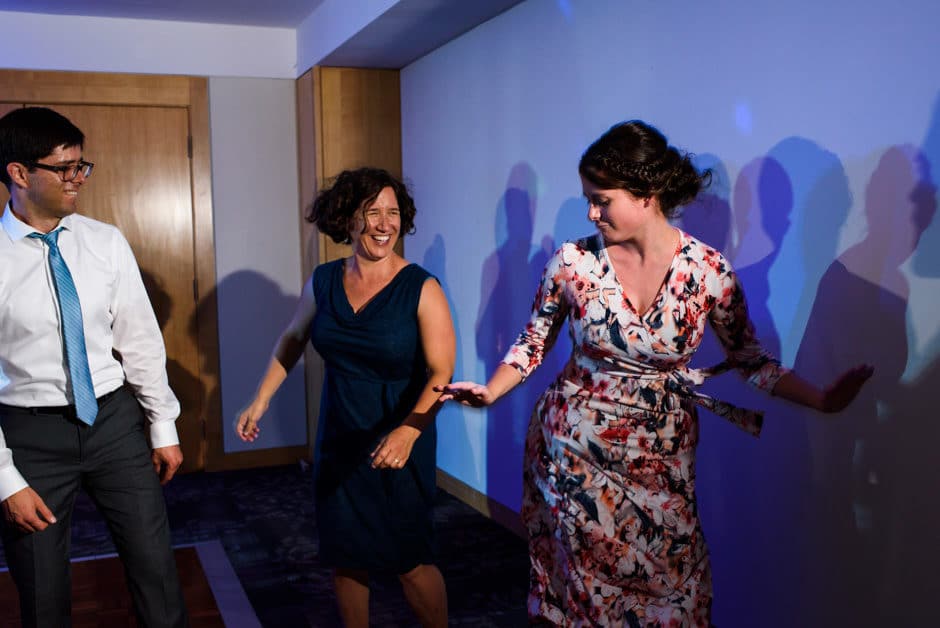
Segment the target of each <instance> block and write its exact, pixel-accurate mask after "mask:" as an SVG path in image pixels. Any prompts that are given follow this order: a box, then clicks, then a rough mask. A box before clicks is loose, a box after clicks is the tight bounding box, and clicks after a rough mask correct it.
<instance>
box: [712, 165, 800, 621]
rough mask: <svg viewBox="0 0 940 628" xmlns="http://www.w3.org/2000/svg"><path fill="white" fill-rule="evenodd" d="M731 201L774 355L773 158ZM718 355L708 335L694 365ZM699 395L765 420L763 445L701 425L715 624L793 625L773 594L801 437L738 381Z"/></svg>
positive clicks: (780, 205)
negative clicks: (757, 412) (771, 277)
mask: <svg viewBox="0 0 940 628" xmlns="http://www.w3.org/2000/svg"><path fill="white" fill-rule="evenodd" d="M731 203H733V207H734V210H733V213H732V218H731V220H732V222H733V223H734V224H735V225H736V230H737V234H738V237H737V241H736V243H735V245H734V246H733V247H731V246H729V247H728V249H729V250H727V251H726V255H727V257H728V258H729V261H731V263H732V266H733V267H734V268H735V269H736V272H737V275H738V279H739V281H740V282H741V285H742V287H743V289H744V292H745V296H746V298H747V303H748V309H749V316H750V319H751V322H752V323H753V325H754V328H755V331H756V334H757V337H758V339H759V340H760V342H761V345H762V346H763V347H764V348H765V349H766V350H767V351H769V352H770V353H771V354H773V355H775V356H778V357H779V356H780V353H781V342H780V332H779V328H778V323H777V321H776V320H775V317H774V316H773V314H772V312H771V308H770V305H769V303H770V300H771V294H772V291H771V285H770V282H769V280H768V276H769V274H770V269H771V268H772V267H773V266H774V264H775V263H776V262H777V256H778V254H779V252H780V248H781V245H782V242H783V241H784V238H785V237H786V235H787V232H788V230H789V228H790V221H791V214H792V212H793V209H794V207H793V190H792V185H791V181H790V177H789V175H788V173H787V172H786V171H785V170H784V168H783V166H782V165H781V164H780V163H779V162H778V161H776V160H775V159H773V158H771V157H767V156H765V157H759V158H756V159H754V160H752V161H750V162H749V163H747V164H745V166H744V167H743V168H742V169H741V171H740V172H739V174H738V176H737V179H736V181H735V184H734V187H733V192H732V194H731ZM729 207H730V205H729ZM718 224H722V225H723V224H725V223H723V222H722V221H718ZM724 357H725V355H724V351H723V349H721V348H720V345H719V344H718V343H717V341H716V340H715V339H714V336H713V334H711V333H709V334H708V335H706V338H705V340H704V341H703V345H702V348H701V349H700V351H699V354H698V355H696V360H695V365H696V366H709V365H712V364H715V363H717V362H720V361H721V360H723V359H724ZM704 390H705V391H706V392H708V393H709V394H712V395H714V396H715V397H717V398H719V399H724V400H727V401H730V402H732V403H735V404H737V405H739V406H741V407H745V408H753V409H760V410H763V411H764V412H765V423H764V429H763V432H762V434H761V437H760V439H754V438H753V437H751V436H750V435H748V434H746V433H744V432H742V431H741V430H738V429H736V428H735V427H733V426H732V425H731V424H729V423H727V422H726V421H723V420H720V419H715V418H714V417H713V416H711V415H710V414H709V413H702V414H703V415H705V416H706V417H707V418H706V419H705V420H703V421H702V422H701V426H700V430H701V431H700V434H701V443H700V447H699V451H698V464H697V468H698V473H699V484H698V487H699V489H698V493H699V496H700V498H701V501H700V504H701V506H700V507H701V513H702V522H703V528H704V530H705V534H706V538H707V539H708V541H709V546H710V548H711V550H712V569H713V580H714V588H715V606H714V617H715V618H716V621H717V622H719V623H721V624H722V625H731V626H754V625H761V626H768V625H771V624H773V625H781V626H784V625H789V626H792V625H798V624H799V618H798V616H796V615H795V610H794V608H793V607H794V604H793V603H792V600H791V599H788V598H786V597H784V596H781V595H780V592H779V589H778V584H779V583H786V582H792V581H793V580H794V579H795V578H798V577H799V573H800V571H801V569H802V567H801V565H800V563H799V560H797V559H798V557H799V551H798V550H799V549H800V547H801V545H800V543H799V542H798V541H797V538H798V536H799V529H798V528H799V524H800V520H799V515H798V513H799V507H798V506H799V504H798V501H799V498H798V494H797V492H798V489H797V487H798V486H799V485H800V483H801V482H800V465H799V463H798V462H797V461H798V460H799V455H800V454H799V452H800V451H801V450H805V448H806V445H805V440H806V439H805V433H804V432H803V431H802V430H801V429H800V427H799V426H798V425H793V424H789V423H788V422H787V421H786V420H785V419H783V418H781V415H783V414H784V413H785V408H784V407H782V404H781V403H780V402H779V401H777V400H775V399H773V398H771V397H769V396H768V395H767V394H766V393H764V392H762V391H758V390H756V389H754V388H752V387H750V386H749V385H747V384H746V383H745V382H744V381H743V380H742V379H741V378H740V376H738V375H737V374H736V373H728V374H725V375H723V376H720V377H716V378H714V379H712V380H710V381H709V382H708V383H707V384H706V386H705V387H704ZM794 463H796V464H794ZM794 467H796V470H794ZM803 483H804V484H805V481H804V482H803ZM794 527H796V528H797V529H796V530H794V529H793V528H794ZM742 574H748V577H747V578H742Z"/></svg>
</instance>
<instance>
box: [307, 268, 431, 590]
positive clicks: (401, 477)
mask: <svg viewBox="0 0 940 628" xmlns="http://www.w3.org/2000/svg"><path fill="white" fill-rule="evenodd" d="M430 277H432V275H430V273H428V272H427V271H426V270H424V269H423V268H421V267H420V266H418V265H417V264H410V265H409V266H406V267H405V268H403V269H402V270H401V271H400V272H399V273H398V274H397V275H396V276H395V277H394V279H392V281H391V282H390V283H389V284H388V285H387V286H385V288H383V289H382V290H381V291H380V292H379V293H378V294H377V295H376V296H375V297H374V298H373V299H372V300H371V301H370V302H369V303H367V304H366V305H365V306H364V307H363V308H362V309H361V310H360V311H359V312H358V313H356V312H354V311H353V309H352V306H351V305H350V304H349V300H348V298H347V297H346V291H345V289H344V288H343V260H336V261H334V262H329V263H326V264H321V265H320V266H319V267H317V269H316V270H315V271H314V273H313V290H314V296H315V298H316V314H315V316H314V318H313V321H312V322H311V329H310V340H311V342H312V343H313V346H314V348H315V349H316V350H317V353H319V354H320V357H322V358H323V360H324V362H325V366H326V369H325V375H324V382H323V396H322V399H321V404H320V416H319V425H318V435H317V451H316V458H315V460H314V477H315V482H314V486H315V495H316V521H317V529H318V532H319V537H320V559H321V561H322V562H323V563H324V564H326V565H329V566H332V567H340V568H345V569H361V570H367V571H389V572H394V573H399V574H400V573H405V572H407V571H410V570H411V569H412V568H414V567H416V566H417V565H419V564H429V563H433V562H434V527H433V520H432V510H431V509H432V505H433V502H434V493H435V487H436V467H437V465H436V459H435V458H436V447H437V431H436V429H435V427H434V425H433V424H432V425H431V426H430V427H428V428H427V429H426V430H425V431H424V433H423V434H422V435H421V436H420V437H419V438H418V440H417V441H416V442H415V444H414V448H413V449H412V452H411V456H410V458H409V459H408V461H407V463H406V464H405V467H404V468H403V469H395V470H389V469H373V468H372V466H371V464H370V463H371V459H370V457H369V454H370V453H371V452H372V450H373V449H374V448H375V446H376V445H377V444H378V442H379V440H380V439H381V438H382V437H383V436H385V435H386V434H388V433H389V432H390V431H392V430H393V429H394V428H395V427H397V426H399V425H400V424H401V422H402V421H403V420H404V419H405V417H407V416H408V414H409V413H410V412H411V410H412V409H413V408H414V405H415V403H416V402H417V400H418V396H419V395H420V394H421V391H422V389H423V388H424V386H425V384H426V383H427V379H428V376H427V363H426V361H425V358H424V353H423V351H422V347H421V338H420V334H419V330H418V301H419V299H420V297H421V289H422V287H423V286H424V282H425V281H426V280H427V279H428V278H430Z"/></svg>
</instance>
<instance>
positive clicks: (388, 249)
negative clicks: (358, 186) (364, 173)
mask: <svg viewBox="0 0 940 628" xmlns="http://www.w3.org/2000/svg"><path fill="white" fill-rule="evenodd" d="M400 231H401V212H400V211H399V209H398V199H397V198H396V197H395V191H394V190H393V189H392V188H390V187H384V188H382V191H381V192H379V194H378V196H376V197H375V200H374V201H372V202H371V203H369V204H368V205H367V206H366V207H364V208H363V209H362V210H361V212H359V214H358V215H357V216H356V219H355V221H353V226H352V228H351V229H350V230H349V238H350V240H351V242H352V249H353V252H354V253H355V254H357V255H359V256H361V257H364V258H366V259H370V260H380V259H383V258H385V257H388V256H389V255H390V254H391V253H392V250H393V247H394V246H395V243H396V242H397V241H398V237H399V232H400Z"/></svg>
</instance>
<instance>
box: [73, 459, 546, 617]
mask: <svg viewBox="0 0 940 628" xmlns="http://www.w3.org/2000/svg"><path fill="white" fill-rule="evenodd" d="M166 497H167V505H168V508H169V513H170V523H171V526H172V529H173V542H174V544H175V545H187V544H192V543H199V542H203V541H210V540H215V539H218V540H219V542H220V543H221V544H222V546H223V547H224V549H225V553H226V555H227V557H228V559H229V562H230V563H231V565H232V567H233V568H234V570H235V573H236V575H237V577H238V579H239V581H240V582H241V585H242V587H243V588H244V590H245V593H246V594H247V596H248V599H249V601H250V603H251V605H252V607H253V608H254V610H255V613H256V614H257V616H258V618H259V619H260V621H261V623H262V625H263V626H272V627H277V628H294V627H303V626H315V627H332V626H339V625H340V620H339V616H338V614H337V612H336V605H335V603H334V600H333V594H332V585H331V573H330V571H329V570H328V569H327V568H325V567H323V566H322V565H321V564H320V563H319V561H318V558H317V556H318V551H317V550H318V548H317V540H316V530H315V524H314V503H313V497H312V482H311V476H310V472H309V471H305V470H303V469H301V468H300V467H299V466H285V467H272V468H266V469H253V470H248V471H229V472H218V473H193V474H188V475H184V476H179V477H177V478H175V479H174V480H173V481H172V482H171V483H170V484H169V486H168V487H167V489H166ZM435 519H436V523H437V531H438V545H439V550H440V551H439V563H438V564H439V566H440V568H441V571H442V572H443V574H444V579H445V581H446V583H447V592H448V604H449V607H450V625H451V626H474V627H481V628H485V627H504V626H505V627H513V626H525V625H526V617H525V595H526V587H527V582H528V557H527V554H526V546H525V542H524V541H523V540H522V539H520V538H519V537H517V536H515V535H514V534H512V533H511V532H508V531H507V530H505V529H504V528H503V527H501V526H499V525H498V524H495V523H493V522H491V521H490V520H488V519H486V518H485V517H483V516H482V515H480V514H479V513H477V512H476V511H475V510H473V509H472V508H470V507H469V506H466V505H465V504H463V503H462V502H460V501H458V500H457V499H456V498H454V497H452V496H451V495H448V494H447V493H445V492H444V491H438V499H437V505H436V509H435ZM72 527H73V534H72V555H73V557H83V556H93V555H102V554H109V553H112V552H114V546H113V545H112V544H111V540H110V537H109V535H108V532H107V530H106V529H105V526H104V523H103V521H102V520H101V518H100V517H99V516H98V514H97V512H96V510H95V508H94V505H92V503H91V502H90V501H89V500H88V499H87V498H86V497H85V496H84V495H82V496H80V498H79V500H78V501H77V504H76V508H75V515H74V520H73V526H72ZM370 606H371V613H372V625H373V626H381V627H383V628H385V627H388V628H396V627H411V626H416V625H417V622H416V620H415V618H414V615H413V614H412V612H411V610H410V609H409V608H408V606H407V604H406V603H405V600H404V597H403V596H402V594H401V589H400V587H399V585H398V581H397V580H396V579H395V578H394V577H391V576H384V577H377V578H376V579H375V581H374V582H373V583H372V598H371V605H370Z"/></svg>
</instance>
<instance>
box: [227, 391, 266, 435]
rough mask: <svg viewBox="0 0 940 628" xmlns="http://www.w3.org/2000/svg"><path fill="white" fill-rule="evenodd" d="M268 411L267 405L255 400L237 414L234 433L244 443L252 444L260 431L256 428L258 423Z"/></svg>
mask: <svg viewBox="0 0 940 628" xmlns="http://www.w3.org/2000/svg"><path fill="white" fill-rule="evenodd" d="M267 410H268V404H266V403H262V402H261V401H258V400H257V399H255V400H254V401H252V402H251V404H249V405H248V407H247V408H245V409H244V410H242V411H241V412H239V413H238V419H237V420H236V421H235V433H236V434H238V437H239V438H240V439H242V440H243V441H245V442H246V443H251V442H253V441H254V440H255V439H256V438H258V433H259V432H260V431H261V430H260V429H259V428H258V421H260V420H261V417H262V416H264V413H265V412H266V411H267Z"/></svg>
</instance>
